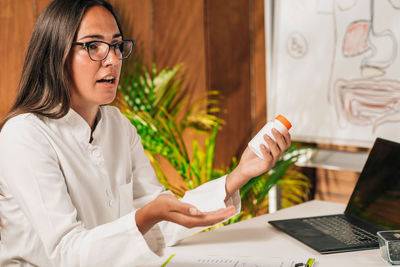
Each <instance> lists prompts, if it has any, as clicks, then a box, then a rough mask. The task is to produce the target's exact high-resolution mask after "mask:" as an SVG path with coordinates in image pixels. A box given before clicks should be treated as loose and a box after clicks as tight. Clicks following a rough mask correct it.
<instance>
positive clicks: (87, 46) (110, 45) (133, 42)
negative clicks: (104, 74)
mask: <svg viewBox="0 0 400 267" xmlns="http://www.w3.org/2000/svg"><path fill="white" fill-rule="evenodd" d="M122 42H131V43H132V49H131V51H130V52H129V54H128V55H127V56H125V57H123V58H118V59H120V60H123V59H126V58H128V57H129V56H130V55H131V54H132V51H133V49H134V48H135V44H136V41H135V40H129V39H128V40H122V41H119V42H116V43H114V44H110V43H107V42H104V41H100V40H93V41H89V42H84V43H81V42H73V43H72V45H80V46H82V47H83V48H85V50H86V52H87V53H88V55H89V58H90V59H91V60H93V61H102V60H104V59H105V58H106V57H107V56H108V54H109V53H110V48H111V47H112V48H113V50H114V53H115V55H117V52H116V50H115V49H117V46H118V45H119V44H121V43H122ZM92 43H103V44H106V45H108V51H107V53H106V55H105V56H104V57H103V58H102V59H93V58H92V56H91V55H90V52H89V46H90V45H91V44H92Z"/></svg>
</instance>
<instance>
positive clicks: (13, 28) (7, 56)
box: [0, 0, 35, 119]
mask: <svg viewBox="0 0 400 267" xmlns="http://www.w3.org/2000/svg"><path fill="white" fill-rule="evenodd" d="M34 16H35V12H34V8H33V0H19V1H15V0H2V1H1V8H0V25H1V27H0V42H1V46H0V57H1V59H2V62H3V63H2V64H0V119H2V118H4V116H5V115H6V113H7V112H8V111H9V109H10V107H11V105H12V103H13V101H14V98H15V95H16V92H17V86H18V83H19V79H20V75H21V70H22V66H23V62H24V57H25V53H26V48H27V47H28V42H29V39H30V35H31V32H32V29H33V24H34V21H35V18H34Z"/></svg>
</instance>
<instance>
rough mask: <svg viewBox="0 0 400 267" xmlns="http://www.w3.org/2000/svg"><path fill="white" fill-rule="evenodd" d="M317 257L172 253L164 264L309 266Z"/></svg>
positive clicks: (168, 266)
mask: <svg viewBox="0 0 400 267" xmlns="http://www.w3.org/2000/svg"><path fill="white" fill-rule="evenodd" d="M314 262H315V259H314V258H311V257H304V258H293V259H283V258H263V257H235V256H219V255H197V256H193V255H181V254H177V255H171V257H170V258H169V259H168V260H167V261H166V262H165V263H164V264H163V265H162V266H163V267H164V266H166V267H187V266H191V267H204V266H209V267H221V266H224V267H228V266H232V267H305V266H306V265H305V264H306V263H308V264H309V265H308V266H309V267H312V266H313V265H314Z"/></svg>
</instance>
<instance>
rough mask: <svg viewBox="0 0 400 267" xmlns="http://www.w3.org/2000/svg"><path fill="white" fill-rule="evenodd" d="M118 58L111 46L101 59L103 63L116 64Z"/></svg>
mask: <svg viewBox="0 0 400 267" xmlns="http://www.w3.org/2000/svg"><path fill="white" fill-rule="evenodd" d="M119 61H120V59H118V57H117V55H116V54H115V51H114V49H113V48H111V47H110V51H109V52H108V55H107V56H106V58H105V59H103V61H102V62H103V64H105V65H110V64H117V63H119Z"/></svg>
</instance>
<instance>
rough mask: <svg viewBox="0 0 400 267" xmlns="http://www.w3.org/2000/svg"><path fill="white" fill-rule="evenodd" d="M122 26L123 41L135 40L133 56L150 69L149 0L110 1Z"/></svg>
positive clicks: (152, 51) (150, 21)
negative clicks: (140, 59) (139, 58)
mask: <svg viewBox="0 0 400 267" xmlns="http://www.w3.org/2000/svg"><path fill="white" fill-rule="evenodd" d="M111 3H112V4H113V6H114V8H115V10H116V12H117V15H118V17H119V19H120V23H121V24H122V30H123V32H124V38H125V39H134V40H136V49H135V50H136V51H135V54H134V56H136V57H137V56H139V57H141V58H142V60H143V62H144V63H145V65H146V66H147V67H148V68H149V69H150V68H151V64H152V61H153V57H154V56H153V55H154V41H153V2H152V1H149V0H135V1H132V0H118V1H116V0H114V1H111Z"/></svg>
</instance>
